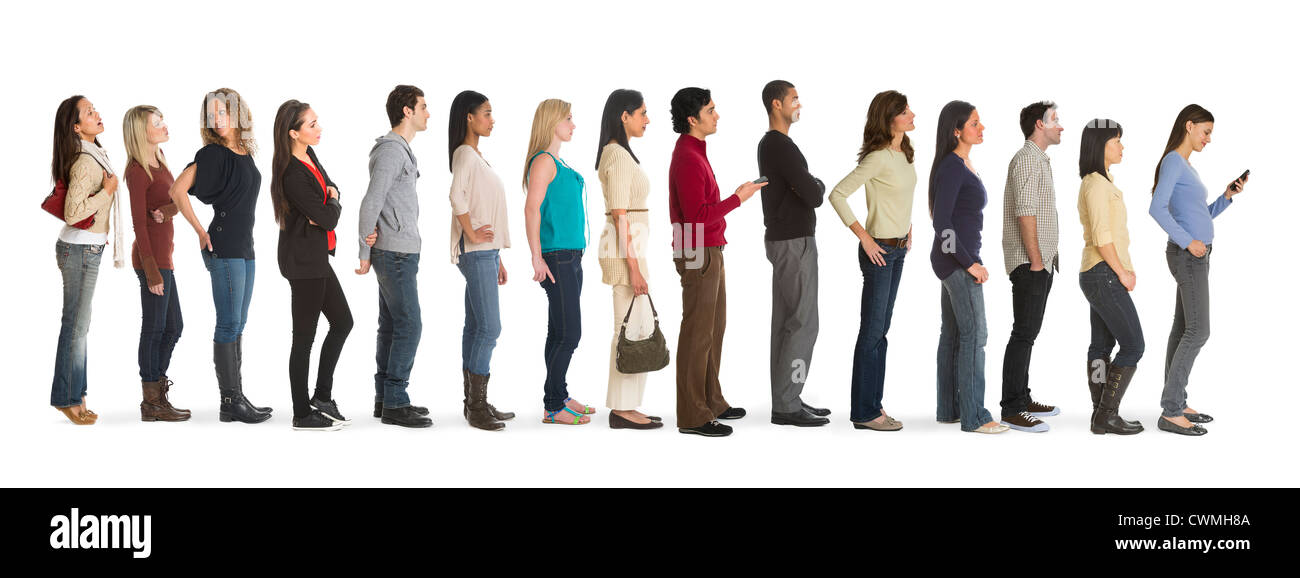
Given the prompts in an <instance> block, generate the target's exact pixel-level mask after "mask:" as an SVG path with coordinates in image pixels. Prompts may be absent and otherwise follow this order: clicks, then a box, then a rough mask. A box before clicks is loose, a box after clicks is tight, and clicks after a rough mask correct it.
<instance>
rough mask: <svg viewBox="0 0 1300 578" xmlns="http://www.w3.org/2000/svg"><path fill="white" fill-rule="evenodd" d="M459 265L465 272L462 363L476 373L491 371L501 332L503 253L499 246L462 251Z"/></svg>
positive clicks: (463, 272) (461, 345)
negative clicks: (499, 290)
mask: <svg viewBox="0 0 1300 578" xmlns="http://www.w3.org/2000/svg"><path fill="white" fill-rule="evenodd" d="M457 267H459V268H460V274H461V275H464V276H465V331H464V333H462V335H461V340H460V355H461V367H463V368H465V369H467V370H469V372H470V373H473V374H476V375H488V374H489V373H490V372H491V371H492V350H493V349H494V348H496V346H497V338H498V337H500V336H501V303H500V300H499V299H498V296H497V271H498V270H499V269H500V267H501V257H500V254H499V251H498V250H497V249H488V250H485V251H470V252H468V253H462V254H461V255H460V263H458V264H457Z"/></svg>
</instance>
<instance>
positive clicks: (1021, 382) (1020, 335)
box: [1002, 263, 1052, 415]
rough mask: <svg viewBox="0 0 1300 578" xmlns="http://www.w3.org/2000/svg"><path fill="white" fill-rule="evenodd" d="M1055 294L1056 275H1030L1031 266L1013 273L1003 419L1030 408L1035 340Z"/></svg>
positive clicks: (1042, 272)
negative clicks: (1048, 297) (1049, 295)
mask: <svg viewBox="0 0 1300 578" xmlns="http://www.w3.org/2000/svg"><path fill="white" fill-rule="evenodd" d="M1051 291H1052V272H1051V271H1050V270H1048V269H1043V270H1042V271H1030V270H1029V263H1025V264H1023V265H1021V266H1019V267H1016V268H1015V269H1014V270H1013V271H1011V309H1012V313H1013V315H1015V321H1014V322H1013V323H1012V325H1011V339H1010V340H1009V341H1007V353H1006V356H1004V357H1003V358H1002V415H1015V414H1018V413H1020V412H1022V411H1025V410H1026V409H1028V407H1029V401H1030V397H1029V358H1030V356H1032V355H1033V352H1034V340H1035V339H1038V331H1039V330H1040V329H1042V328H1043V314H1044V313H1046V312H1047V294H1048V293H1050V292H1051Z"/></svg>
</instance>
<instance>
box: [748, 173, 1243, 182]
mask: <svg viewBox="0 0 1300 578" xmlns="http://www.w3.org/2000/svg"><path fill="white" fill-rule="evenodd" d="M1246 172H1250V171H1246ZM753 182H754V184H756V185H761V184H763V183H766V182H767V177H758V178H757V179H754V181H753Z"/></svg>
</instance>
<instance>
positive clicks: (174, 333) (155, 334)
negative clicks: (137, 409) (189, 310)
mask: <svg viewBox="0 0 1300 578" xmlns="http://www.w3.org/2000/svg"><path fill="white" fill-rule="evenodd" d="M158 272H159V273H161V274H162V278H163V294H162V295H154V294H153V293H150V292H149V281H148V279H147V278H146V277H145V274H144V271H143V270H141V269H136V270H135V276H136V278H137V279H139V280H140V349H139V354H138V356H139V360H140V381H158V380H159V379H161V378H162V376H164V375H167V368H168V367H170V366H171V362H172V350H174V349H176V341H177V340H179V339H180V338H181V330H182V329H183V328H184V327H185V323H184V321H183V320H182V319H181V298H180V295H179V294H177V293H176V275H175V274H174V273H173V272H172V270H171V269H159V270H158Z"/></svg>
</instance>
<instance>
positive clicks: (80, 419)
mask: <svg viewBox="0 0 1300 578" xmlns="http://www.w3.org/2000/svg"><path fill="white" fill-rule="evenodd" d="M56 409H58V410H59V411H61V412H63V415H65V416H68V421H71V422H72V423H74V424H77V425H95V420H94V419H93V418H91V417H90V416H89V415H86V414H85V413H84V412H83V413H82V414H81V415H77V414H75V413H72V408H71V407H60V408H56Z"/></svg>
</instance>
